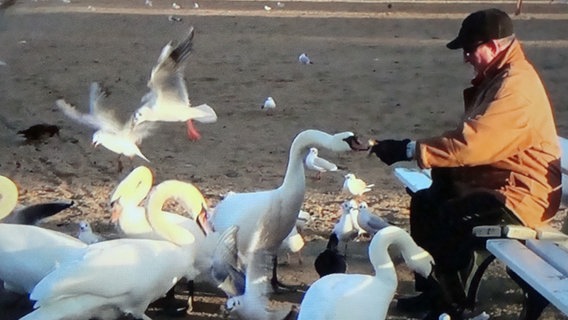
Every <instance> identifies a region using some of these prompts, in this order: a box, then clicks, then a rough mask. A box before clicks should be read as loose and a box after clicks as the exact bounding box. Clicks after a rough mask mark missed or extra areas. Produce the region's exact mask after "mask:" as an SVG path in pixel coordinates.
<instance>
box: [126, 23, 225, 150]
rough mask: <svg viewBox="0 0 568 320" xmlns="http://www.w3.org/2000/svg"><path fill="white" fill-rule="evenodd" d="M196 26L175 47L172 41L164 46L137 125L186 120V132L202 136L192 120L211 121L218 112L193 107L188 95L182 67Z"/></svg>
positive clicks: (136, 121)
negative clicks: (146, 122)
mask: <svg viewBox="0 0 568 320" xmlns="http://www.w3.org/2000/svg"><path fill="white" fill-rule="evenodd" d="M193 35H194V30H193V27H191V28H190V29H189V33H188V35H187V37H186V39H185V40H184V41H183V42H181V43H180V44H179V45H177V46H176V47H175V48H174V47H173V46H172V42H170V43H168V44H167V45H165V46H164V48H163V49H162V52H161V53H160V56H159V57H158V62H157V63H156V65H155V66H154V67H153V68H152V73H151V76H150V81H148V87H149V88H150V91H149V92H148V93H147V94H146V95H145V96H144V97H143V98H142V106H141V107H140V108H138V110H136V112H135V114H134V124H135V125H136V124H139V123H142V122H144V121H170V122H172V121H186V125H187V135H188V137H189V138H190V139H192V140H196V139H199V137H200V135H199V132H198V131H197V130H196V129H195V127H194V126H193V123H192V120H195V121H199V122H203V123H212V122H215V121H217V114H216V113H215V111H214V110H213V108H211V107H210V106H208V105H206V104H202V105H199V106H196V107H192V106H191V104H190V101H189V97H188V94H187V87H186V84H185V80H184V77H183V69H184V67H185V64H186V62H187V58H188V57H189V55H190V54H191V49H192V46H193Z"/></svg>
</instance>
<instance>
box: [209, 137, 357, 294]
mask: <svg viewBox="0 0 568 320" xmlns="http://www.w3.org/2000/svg"><path fill="white" fill-rule="evenodd" d="M353 137H354V135H353V133H351V132H343V133H338V134H335V135H330V134H328V133H325V132H322V131H319V130H306V131H303V132H301V133H299V134H298V135H297V136H296V137H295V138H294V141H293V142H292V145H291V147H290V154H289V159H288V167H287V169H286V174H285V176H284V181H283V182H282V185H281V186H280V187H278V188H277V189H273V190H265V191H259V192H249V193H231V194H229V195H228V196H227V197H226V198H225V199H223V200H222V201H221V202H220V203H219V204H218V205H217V206H216V207H215V210H214V213H213V214H212V217H211V219H210V220H211V222H212V224H213V226H214V228H215V230H216V231H218V232H222V231H223V230H226V229H227V228H229V227H230V226H233V225H236V226H238V227H239V237H238V243H237V244H238V250H239V252H241V253H243V254H244V255H246V261H245V262H244V263H245V265H246V281H247V282H246V286H247V287H246V289H245V294H246V295H247V300H250V301H252V302H250V303H263V301H264V300H263V299H264V298H262V297H263V295H264V294H265V293H266V291H267V290H268V288H269V287H268V283H267V281H268V277H267V274H268V272H269V271H268V270H271V264H270V262H271V261H272V257H273V256H274V255H276V254H277V250H278V248H279V247H280V245H281V244H282V241H283V240H284V239H285V238H286V236H287V235H288V234H289V233H290V232H291V230H292V228H294V226H295V223H296V219H297V217H298V212H299V211H300V208H301V206H302V203H303V201H304V194H305V188H306V186H305V182H306V180H305V179H306V178H305V171H304V157H305V155H306V153H307V151H308V149H309V148H310V147H312V146H316V147H320V148H325V149H328V150H330V151H333V152H344V151H349V150H351V147H350V144H349V142H348V140H350V139H352V138H353ZM255 263H260V264H262V265H254V264H255ZM250 285H253V286H255V288H249V286H250ZM251 292H253V293H251ZM251 296H252V297H254V298H250V297H251ZM256 299H259V301H256ZM255 301H256V302H255Z"/></svg>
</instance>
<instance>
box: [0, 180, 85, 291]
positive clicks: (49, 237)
mask: <svg viewBox="0 0 568 320" xmlns="http://www.w3.org/2000/svg"><path fill="white" fill-rule="evenodd" d="M17 201H18V188H17V187H16V185H15V184H14V182H13V181H12V180H10V179H8V178H6V177H4V176H0V219H1V218H4V217H5V216H7V215H8V214H10V212H11V211H12V210H13V209H14V207H16V205H17ZM86 247H87V246H86V245H85V244H84V243H83V242H81V241H79V240H78V239H76V238H73V237H71V236H69V235H66V234H64V233H61V232H56V231H53V230H48V229H43V228H39V227H36V226H29V225H19V224H5V223H0V279H2V280H3V281H4V286H5V288H6V289H8V290H9V291H13V292H16V293H20V294H25V293H29V292H31V290H32V289H33V287H34V286H35V285H36V284H37V283H38V282H39V281H40V280H41V279H42V278H43V277H45V276H46V275H47V274H48V273H49V272H51V271H52V270H53V269H54V268H55V267H56V266H57V265H58V264H59V263H60V262H65V261H67V260H68V259H73V258H74V257H75V256H76V255H77V254H79V253H80V252H81V251H82V250H83V249H84V248H86Z"/></svg>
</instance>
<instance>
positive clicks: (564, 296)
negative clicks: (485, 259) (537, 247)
mask: <svg viewBox="0 0 568 320" xmlns="http://www.w3.org/2000/svg"><path fill="white" fill-rule="evenodd" d="M487 250H489V251H490V252H491V253H492V254H493V255H495V257H497V259H499V260H501V261H502V262H504V263H505V264H506V265H507V266H508V267H509V268H511V270H513V271H514V272H515V273H516V274H518V275H519V276H520V277H521V278H522V279H523V280H525V281H526V282H527V283H528V284H529V285H530V286H531V287H533V288H534V289H535V290H537V291H538V292H539V293H540V294H541V295H543V296H544V297H545V298H546V299H547V300H548V301H550V302H551V303H552V304H554V305H555V306H556V307H557V308H558V309H559V310H560V311H562V312H563V313H565V314H568V277H567V276H565V275H563V274H562V273H560V271H558V270H556V269H555V268H553V267H552V266H551V265H549V264H548V263H547V262H546V261H544V260H543V259H542V258H541V257H539V256H538V255H536V254H535V253H534V252H532V251H531V250H530V249H529V248H527V247H526V246H524V245H523V244H522V243H520V242H519V241H517V240H509V239H494V240H488V241H487Z"/></svg>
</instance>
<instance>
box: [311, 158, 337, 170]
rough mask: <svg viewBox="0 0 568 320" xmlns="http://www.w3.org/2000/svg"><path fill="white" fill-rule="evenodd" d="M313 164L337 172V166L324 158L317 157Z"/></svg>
mask: <svg viewBox="0 0 568 320" xmlns="http://www.w3.org/2000/svg"><path fill="white" fill-rule="evenodd" d="M313 163H314V165H315V166H317V167H320V168H322V169H324V170H326V171H337V166H336V165H335V164H334V163H332V162H330V161H327V160H326V159H324V158H320V157H315V158H314V161H313Z"/></svg>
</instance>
